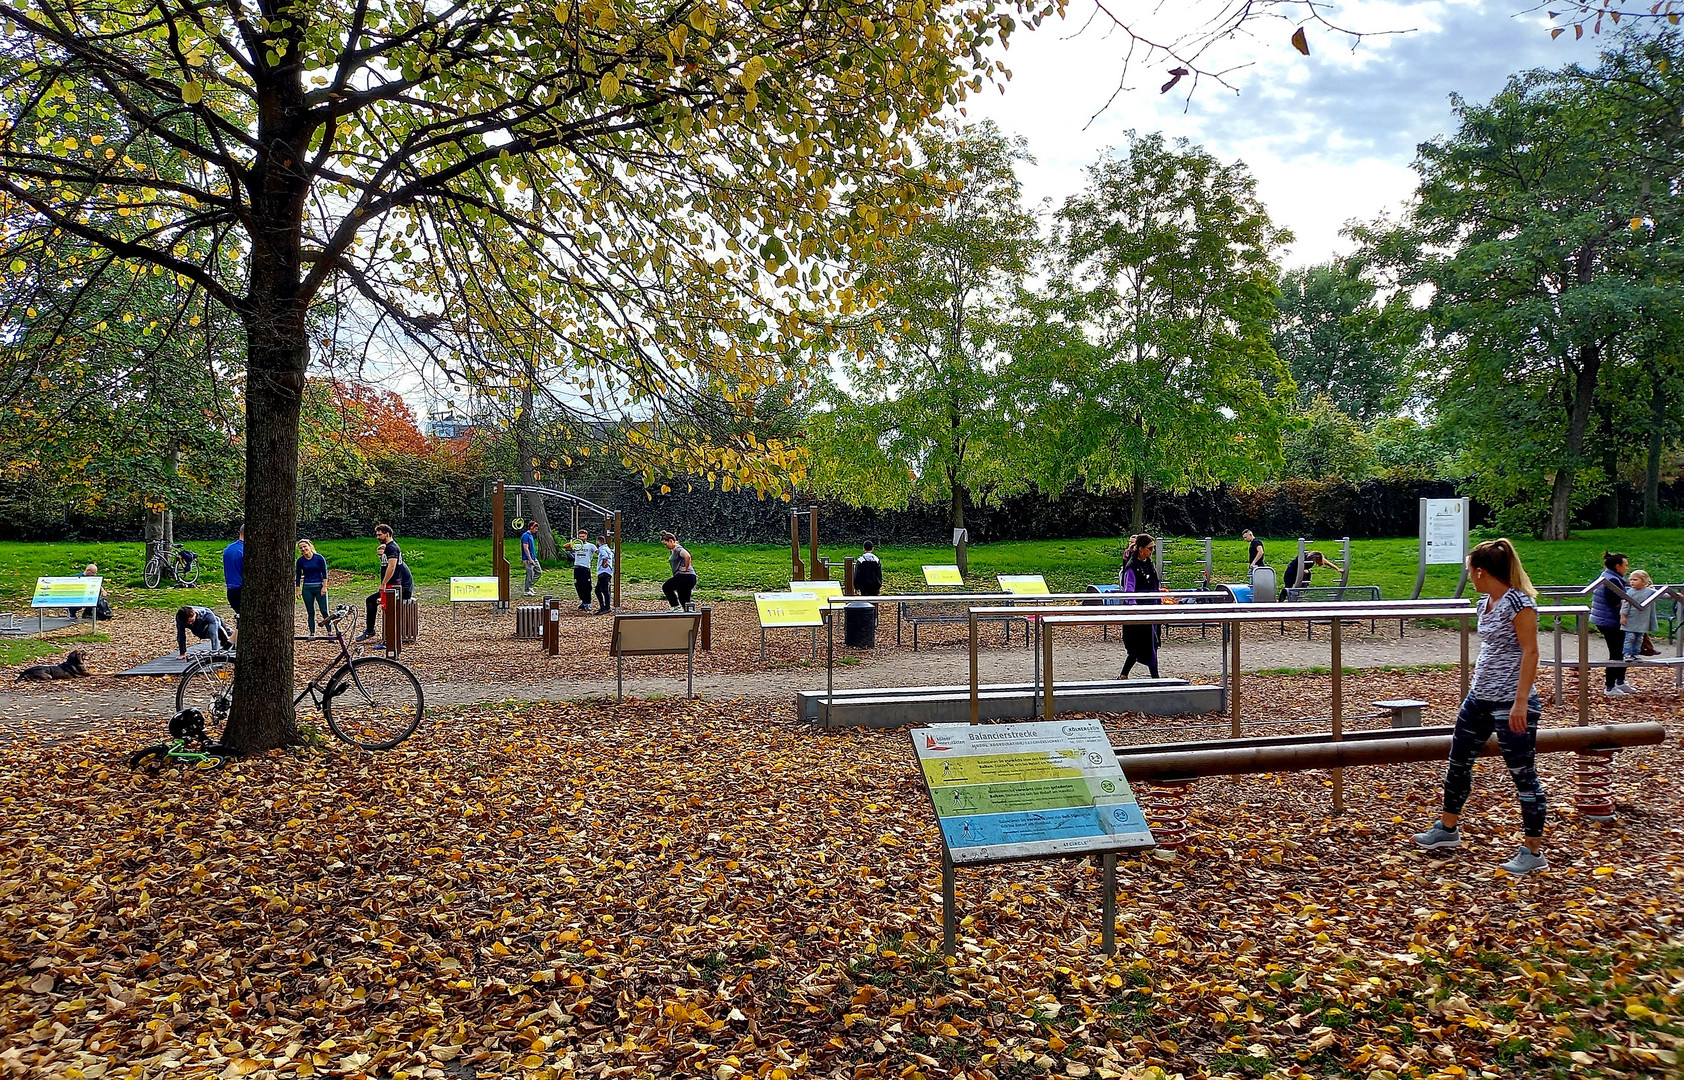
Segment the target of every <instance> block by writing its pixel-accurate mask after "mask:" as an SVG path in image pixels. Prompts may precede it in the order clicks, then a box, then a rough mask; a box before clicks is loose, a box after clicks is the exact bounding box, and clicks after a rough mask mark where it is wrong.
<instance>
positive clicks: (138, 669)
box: [117, 641, 210, 678]
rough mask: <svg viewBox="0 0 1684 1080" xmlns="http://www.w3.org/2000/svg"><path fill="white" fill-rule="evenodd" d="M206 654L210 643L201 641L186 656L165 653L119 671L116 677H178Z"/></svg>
mask: <svg viewBox="0 0 1684 1080" xmlns="http://www.w3.org/2000/svg"><path fill="white" fill-rule="evenodd" d="M208 652H210V642H208V641H202V642H200V643H199V644H197V645H194V646H192V647H191V648H189V649H188V650H187V655H186V656H177V655H176V654H175V653H166V654H164V655H163V656H160V657H158V659H156V660H148V661H147V662H146V663H144V664H138V665H136V666H135V667H132V668H130V669H129V670H127V671H119V672H118V673H117V675H118V677H119V678H121V677H122V676H124V675H180V674H181V673H182V672H184V671H186V670H187V669H188V668H189V667H191V666H192V665H193V663H194V662H195V661H196V660H198V659H199V657H201V656H203V655H204V654H206V653H208Z"/></svg>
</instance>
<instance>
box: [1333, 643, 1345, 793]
mask: <svg viewBox="0 0 1684 1080" xmlns="http://www.w3.org/2000/svg"><path fill="white" fill-rule="evenodd" d="M1332 637H1333V741H1334V742H1343V741H1344V739H1345V624H1344V623H1343V622H1341V621H1340V619H1339V616H1337V615H1335V616H1334V617H1333V635H1332ZM1333 812H1334V813H1335V814H1343V813H1344V812H1345V770H1344V769H1334V770H1333Z"/></svg>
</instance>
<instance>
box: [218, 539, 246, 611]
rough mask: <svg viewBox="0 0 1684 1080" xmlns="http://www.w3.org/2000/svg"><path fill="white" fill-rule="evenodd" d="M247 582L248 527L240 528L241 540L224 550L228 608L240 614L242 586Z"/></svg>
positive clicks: (223, 576)
mask: <svg viewBox="0 0 1684 1080" xmlns="http://www.w3.org/2000/svg"><path fill="white" fill-rule="evenodd" d="M245 581H246V527H245V526H244V525H241V526H240V538H239V539H238V540H235V541H234V542H233V543H232V544H229V545H228V546H227V547H225V548H223V549H222V583H223V584H224V585H225V586H226V587H227V589H228V606H229V607H231V608H233V609H234V614H235V615H239V613H240V586H242V585H244V584H245Z"/></svg>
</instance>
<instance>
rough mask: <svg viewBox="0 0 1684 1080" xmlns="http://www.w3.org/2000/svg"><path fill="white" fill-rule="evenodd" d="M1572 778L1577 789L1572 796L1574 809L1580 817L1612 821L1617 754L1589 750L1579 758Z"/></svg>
mask: <svg viewBox="0 0 1684 1080" xmlns="http://www.w3.org/2000/svg"><path fill="white" fill-rule="evenodd" d="M1573 779H1574V780H1575V781H1576V782H1577V784H1578V790H1577V791H1575V792H1574V793H1573V806H1574V809H1576V810H1577V811H1578V812H1579V814H1580V816H1582V817H1588V818H1611V817H1613V816H1614V752H1613V751H1612V750H1588V751H1585V752H1582V753H1580V754H1579V755H1578V757H1577V760H1576V761H1575V762H1574V765H1573Z"/></svg>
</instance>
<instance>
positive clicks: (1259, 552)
mask: <svg viewBox="0 0 1684 1080" xmlns="http://www.w3.org/2000/svg"><path fill="white" fill-rule="evenodd" d="M1240 538H1241V539H1243V540H1244V541H1245V542H1246V548H1247V551H1246V565H1248V566H1249V567H1250V568H1251V569H1253V570H1255V569H1257V568H1258V567H1259V566H1263V565H1266V564H1265V563H1264V562H1263V541H1261V540H1259V539H1258V538H1257V534H1256V533H1254V532H1252V531H1251V530H1250V529H1247V530H1246V531H1245V532H1243V533H1241V534H1240Z"/></svg>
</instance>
